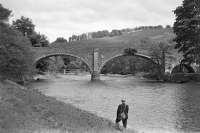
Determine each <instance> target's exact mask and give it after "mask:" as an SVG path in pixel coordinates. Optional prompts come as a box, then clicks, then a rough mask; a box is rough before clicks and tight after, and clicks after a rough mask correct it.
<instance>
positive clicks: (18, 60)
mask: <svg viewBox="0 0 200 133" xmlns="http://www.w3.org/2000/svg"><path fill="white" fill-rule="evenodd" d="M5 12H7V14H6V15H4V17H2V18H1V20H4V21H5V20H8V17H9V15H10V13H11V11H9V10H8V9H5V8H3V7H2V6H0V14H2V13H5ZM8 12H9V13H8ZM30 46H31V44H30V42H29V40H28V39H27V38H26V37H24V36H23V35H22V34H21V33H20V32H18V31H16V30H14V29H13V28H12V27H10V26H9V25H8V24H5V23H0V76H1V78H3V79H10V80H18V81H19V80H23V79H24V78H27V77H29V76H31V74H32V70H33V69H32V65H31V64H32V53H31V50H30Z"/></svg>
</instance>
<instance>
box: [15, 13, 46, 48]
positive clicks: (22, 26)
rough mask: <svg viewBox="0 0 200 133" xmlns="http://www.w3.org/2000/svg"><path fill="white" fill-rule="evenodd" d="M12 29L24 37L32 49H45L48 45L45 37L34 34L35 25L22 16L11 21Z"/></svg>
mask: <svg viewBox="0 0 200 133" xmlns="http://www.w3.org/2000/svg"><path fill="white" fill-rule="evenodd" d="M12 27H14V28H15V29H17V30H18V31H20V32H21V33H22V34H23V35H24V36H26V37H27V38H28V39H29V40H30V41H31V44H32V46H34V47H46V46H48V45H49V41H48V40H47V37H46V36H45V35H43V34H40V33H37V32H35V25H34V24H33V23H32V20H31V19H29V18H26V17H24V16H22V17H21V18H20V19H17V20H16V21H13V24H12Z"/></svg>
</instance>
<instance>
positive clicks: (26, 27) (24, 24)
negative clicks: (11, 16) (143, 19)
mask: <svg viewBox="0 0 200 133" xmlns="http://www.w3.org/2000/svg"><path fill="white" fill-rule="evenodd" d="M12 25H13V27H14V28H15V29H17V30H19V31H20V32H22V34H23V35H24V36H27V37H29V36H30V35H32V34H33V32H34V31H35V25H34V24H33V23H32V20H31V19H29V18H26V17H24V16H22V17H21V18H20V19H17V20H16V21H13V24H12Z"/></svg>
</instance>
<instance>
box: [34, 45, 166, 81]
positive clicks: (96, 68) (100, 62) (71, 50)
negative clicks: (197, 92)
mask: <svg viewBox="0 0 200 133" xmlns="http://www.w3.org/2000/svg"><path fill="white" fill-rule="evenodd" d="M126 48H128V47H91V46H90V47H83V46H81V47H77V46H67V45H66V44H65V45H55V46H50V47H34V48H32V51H33V55H34V65H36V64H37V62H38V61H39V60H41V59H43V58H46V57H50V56H56V55H68V56H73V57H76V58H79V59H81V60H82V61H83V62H84V63H85V64H86V65H87V66H88V68H89V70H90V73H91V80H99V79H100V72H101V69H102V68H103V66H104V65H105V64H106V63H107V62H109V61H110V60H112V59H114V58H117V57H120V56H124V49H126ZM146 53H147V52H146ZM134 56H137V57H140V58H144V59H147V60H150V61H151V62H152V63H154V64H156V62H155V61H154V60H153V59H152V58H151V57H150V56H148V54H145V51H140V50H138V52H137V53H135V54H134ZM157 65H158V64H157ZM161 66H162V65H161ZM163 70H164V68H163Z"/></svg>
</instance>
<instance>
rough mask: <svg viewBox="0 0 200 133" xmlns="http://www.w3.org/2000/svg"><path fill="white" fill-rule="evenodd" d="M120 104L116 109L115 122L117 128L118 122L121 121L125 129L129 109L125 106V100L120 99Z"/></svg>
mask: <svg viewBox="0 0 200 133" xmlns="http://www.w3.org/2000/svg"><path fill="white" fill-rule="evenodd" d="M121 102H122V103H121V104H120V105H119V106H118V108H117V118H116V121H115V122H116V124H117V125H118V127H119V122H120V121H121V120H122V123H123V127H124V128H126V126H127V119H128V110H129V107H128V105H126V103H125V102H126V101H125V99H122V100H121Z"/></svg>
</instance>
